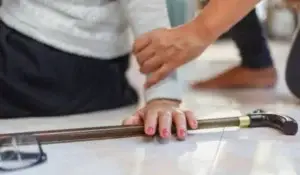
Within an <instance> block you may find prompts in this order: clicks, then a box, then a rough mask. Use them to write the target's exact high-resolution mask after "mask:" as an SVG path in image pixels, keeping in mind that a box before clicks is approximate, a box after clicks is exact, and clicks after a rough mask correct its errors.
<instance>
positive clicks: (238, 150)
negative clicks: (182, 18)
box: [0, 42, 300, 175]
mask: <svg viewBox="0 0 300 175" xmlns="http://www.w3.org/2000/svg"><path fill="white" fill-rule="evenodd" d="M271 49H272V52H273V56H274V58H275V63H276V67H278V69H279V75H280V81H279V83H278V86H277V88H276V89H275V90H241V91H227V92H226V91H214V92H213V91H205V92H193V91H191V90H189V89H188V87H187V88H186V95H185V102H184V106H186V107H189V108H191V109H193V110H194V111H195V112H196V114H197V115H198V116H199V117H216V116H217V117H218V116H219V117H223V116H231V115H240V114H241V113H248V112H251V111H252V110H253V109H256V108H263V109H266V110H271V111H273V112H279V113H283V114H286V115H290V116H292V117H294V118H295V119H296V120H297V121H298V122H300V107H299V103H298V102H297V100H296V99H295V98H294V97H293V96H292V95H291V94H290V93H289V91H288V89H287V87H286V85H285V82H284V68H285V61H286V58H287V54H288V51H289V45H288V44H286V43H271ZM238 60H239V56H238V52H237V49H236V48H235V46H234V45H233V44H232V43H231V42H222V43H218V44H215V45H213V46H212V47H210V48H209V49H208V50H207V51H206V52H205V53H204V54H203V56H202V57H201V58H199V59H197V60H195V62H193V63H190V64H188V65H186V66H185V67H183V68H182V69H181V72H182V74H181V76H182V77H183V78H184V79H185V80H186V82H187V84H188V82H189V81H192V80H196V79H204V78H208V77H209V76H212V75H214V74H216V73H217V72H220V71H223V70H224V69H225V68H227V67H228V66H231V65H233V64H236V63H237V62H238ZM133 65H134V66H133V68H132V69H131V70H130V71H129V77H131V80H134V81H132V82H133V84H134V85H135V86H136V87H138V88H141V85H139V83H138V82H141V81H143V78H144V77H143V76H141V75H140V74H138V72H137V69H136V65H135V64H134V63H133ZM133 111H134V108H124V109H120V110H116V111H108V112H101V113H93V114H88V115H78V116H71V117H63V118H47V119H29V120H28V119H27V120H22V119H17V120H10V121H9V120H7V121H1V127H0V132H16V131H28V130H44V129H54V128H73V127H83V126H98V125H113V124H119V123H120V122H121V120H122V119H123V118H124V117H127V116H128V115H130V114H131V113H132V112H133ZM43 147H44V149H45V152H46V153H47V154H48V157H49V158H48V159H49V160H48V162H47V163H46V164H43V165H41V166H37V167H36V168H31V169H28V170H24V171H20V172H15V173H11V174H22V175H35V174H40V173H45V174H49V175H50V174H51V175H53V174H57V175H59V174H62V175H65V174H70V175H81V174H86V175H88V174H109V175H154V174H158V175H168V174H172V175H297V174H300V167H299V162H300V151H299V150H300V135H299V134H298V135H296V136H290V137H288V136H284V135H282V134H280V133H279V132H277V131H275V130H272V129H268V128H259V129H258V128H255V129H242V130H237V129H236V128H221V129H217V130H209V131H206V132H204V131H199V132H198V133H196V134H192V135H191V136H190V137H189V138H188V139H187V140H186V141H184V142H178V141H175V140H174V141H173V140H171V141H169V142H168V143H167V144H161V143H160V142H159V140H157V141H153V142H149V141H147V142H145V140H144V139H142V138H126V139H119V140H105V141H94V142H84V143H70V144H57V145H45V146H43Z"/></svg>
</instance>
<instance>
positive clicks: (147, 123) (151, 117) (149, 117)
mask: <svg viewBox="0 0 300 175" xmlns="http://www.w3.org/2000/svg"><path fill="white" fill-rule="evenodd" d="M144 114H145V116H144V130H145V133H146V134H147V135H149V136H153V135H154V134H155V133H156V130H157V120H158V116H157V113H156V112H155V111H153V110H150V111H147V112H146V113H144Z"/></svg>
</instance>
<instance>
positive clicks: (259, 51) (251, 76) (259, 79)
mask: <svg viewBox="0 0 300 175" xmlns="http://www.w3.org/2000/svg"><path fill="white" fill-rule="evenodd" d="M228 32H229V34H230V36H231V37H232V39H233V41H234V42H235V43H236V45H237V47H238V49H239V51H240V55H241V57H242V61H241V64H240V65H239V66H237V67H234V68H232V69H229V70H228V71H226V72H224V73H222V74H220V75H218V76H216V77H214V78H212V79H209V80H207V81H200V82H196V83H195V84H194V85H193V87H194V88H196V89H197V88H266V87H273V86H274V85H275V84H276V80H277V75H276V70H275V68H274V65H273V61H272V57H271V54H270V51H269V48H268V45H267V41H266V38H265V35H264V32H263V29H262V26H261V24H260V21H259V19H258V16H257V14H256V11H255V10H252V11H251V12H250V13H249V14H248V15H247V16H246V17H245V18H243V19H242V20H241V21H240V22H239V23H237V24H236V25H235V26H234V27H233V28H232V29H230V30H229V31H228Z"/></svg>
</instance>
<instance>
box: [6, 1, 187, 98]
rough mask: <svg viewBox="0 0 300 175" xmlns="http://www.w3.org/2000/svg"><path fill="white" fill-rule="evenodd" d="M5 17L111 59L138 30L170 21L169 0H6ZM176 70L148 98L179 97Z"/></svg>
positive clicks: (68, 47) (33, 33)
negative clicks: (167, 1) (167, 0)
mask: <svg viewBox="0 0 300 175" xmlns="http://www.w3.org/2000/svg"><path fill="white" fill-rule="evenodd" d="M0 14H1V19H2V21H3V22H4V23H6V24H7V25H8V26H10V27H12V28H14V29H15V30H17V31H19V32H21V33H23V34H25V35H27V36H29V37H31V38H33V39H36V40H37V41H39V42H42V43H44V44H47V45H49V46H52V47H55V48H57V49H60V50H62V51H65V52H70V53H73V54H77V55H82V56H89V57H94V58H101V59H112V58H115V57H117V56H120V55H123V54H125V53H129V52H130V50H131V45H130V38H129V36H130V35H129V28H131V29H132V30H133V33H134V35H135V36H139V35H141V34H143V33H145V32H148V31H151V30H152V29H155V28H159V27H170V24H169V20H168V14H167V9H166V3H165V0H3V4H2V7H1V10H0ZM177 77H178V76H177V73H176V72H174V73H173V74H172V75H170V76H169V77H168V78H167V79H165V80H163V81H161V82H160V83H159V84H157V85H155V86H154V87H153V88H150V89H148V90H146V93H145V95H146V96H145V98H146V100H147V101H149V100H151V99H155V98H172V99H181V93H182V90H181V83H180V82H179V81H178V78H177Z"/></svg>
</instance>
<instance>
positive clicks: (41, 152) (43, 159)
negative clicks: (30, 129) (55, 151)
mask: <svg viewBox="0 0 300 175" xmlns="http://www.w3.org/2000/svg"><path fill="white" fill-rule="evenodd" d="M20 136H21V135H12V136H10V137H9V138H14V137H20ZM22 136H24V135H22ZM25 136H29V137H33V138H34V139H35V140H36V142H37V146H38V149H39V153H38V154H39V157H38V158H37V160H36V162H34V163H32V164H30V165H27V166H23V167H20V168H3V167H1V166H0V172H1V171H2V172H12V171H18V170H22V169H27V168H31V167H34V166H36V165H39V164H42V163H45V162H46V161H47V160H48V156H47V154H46V153H45V152H44V150H43V148H42V144H41V142H40V141H39V140H38V139H37V138H36V137H35V136H33V135H25ZM1 146H2V145H1V140H0V148H1Z"/></svg>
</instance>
